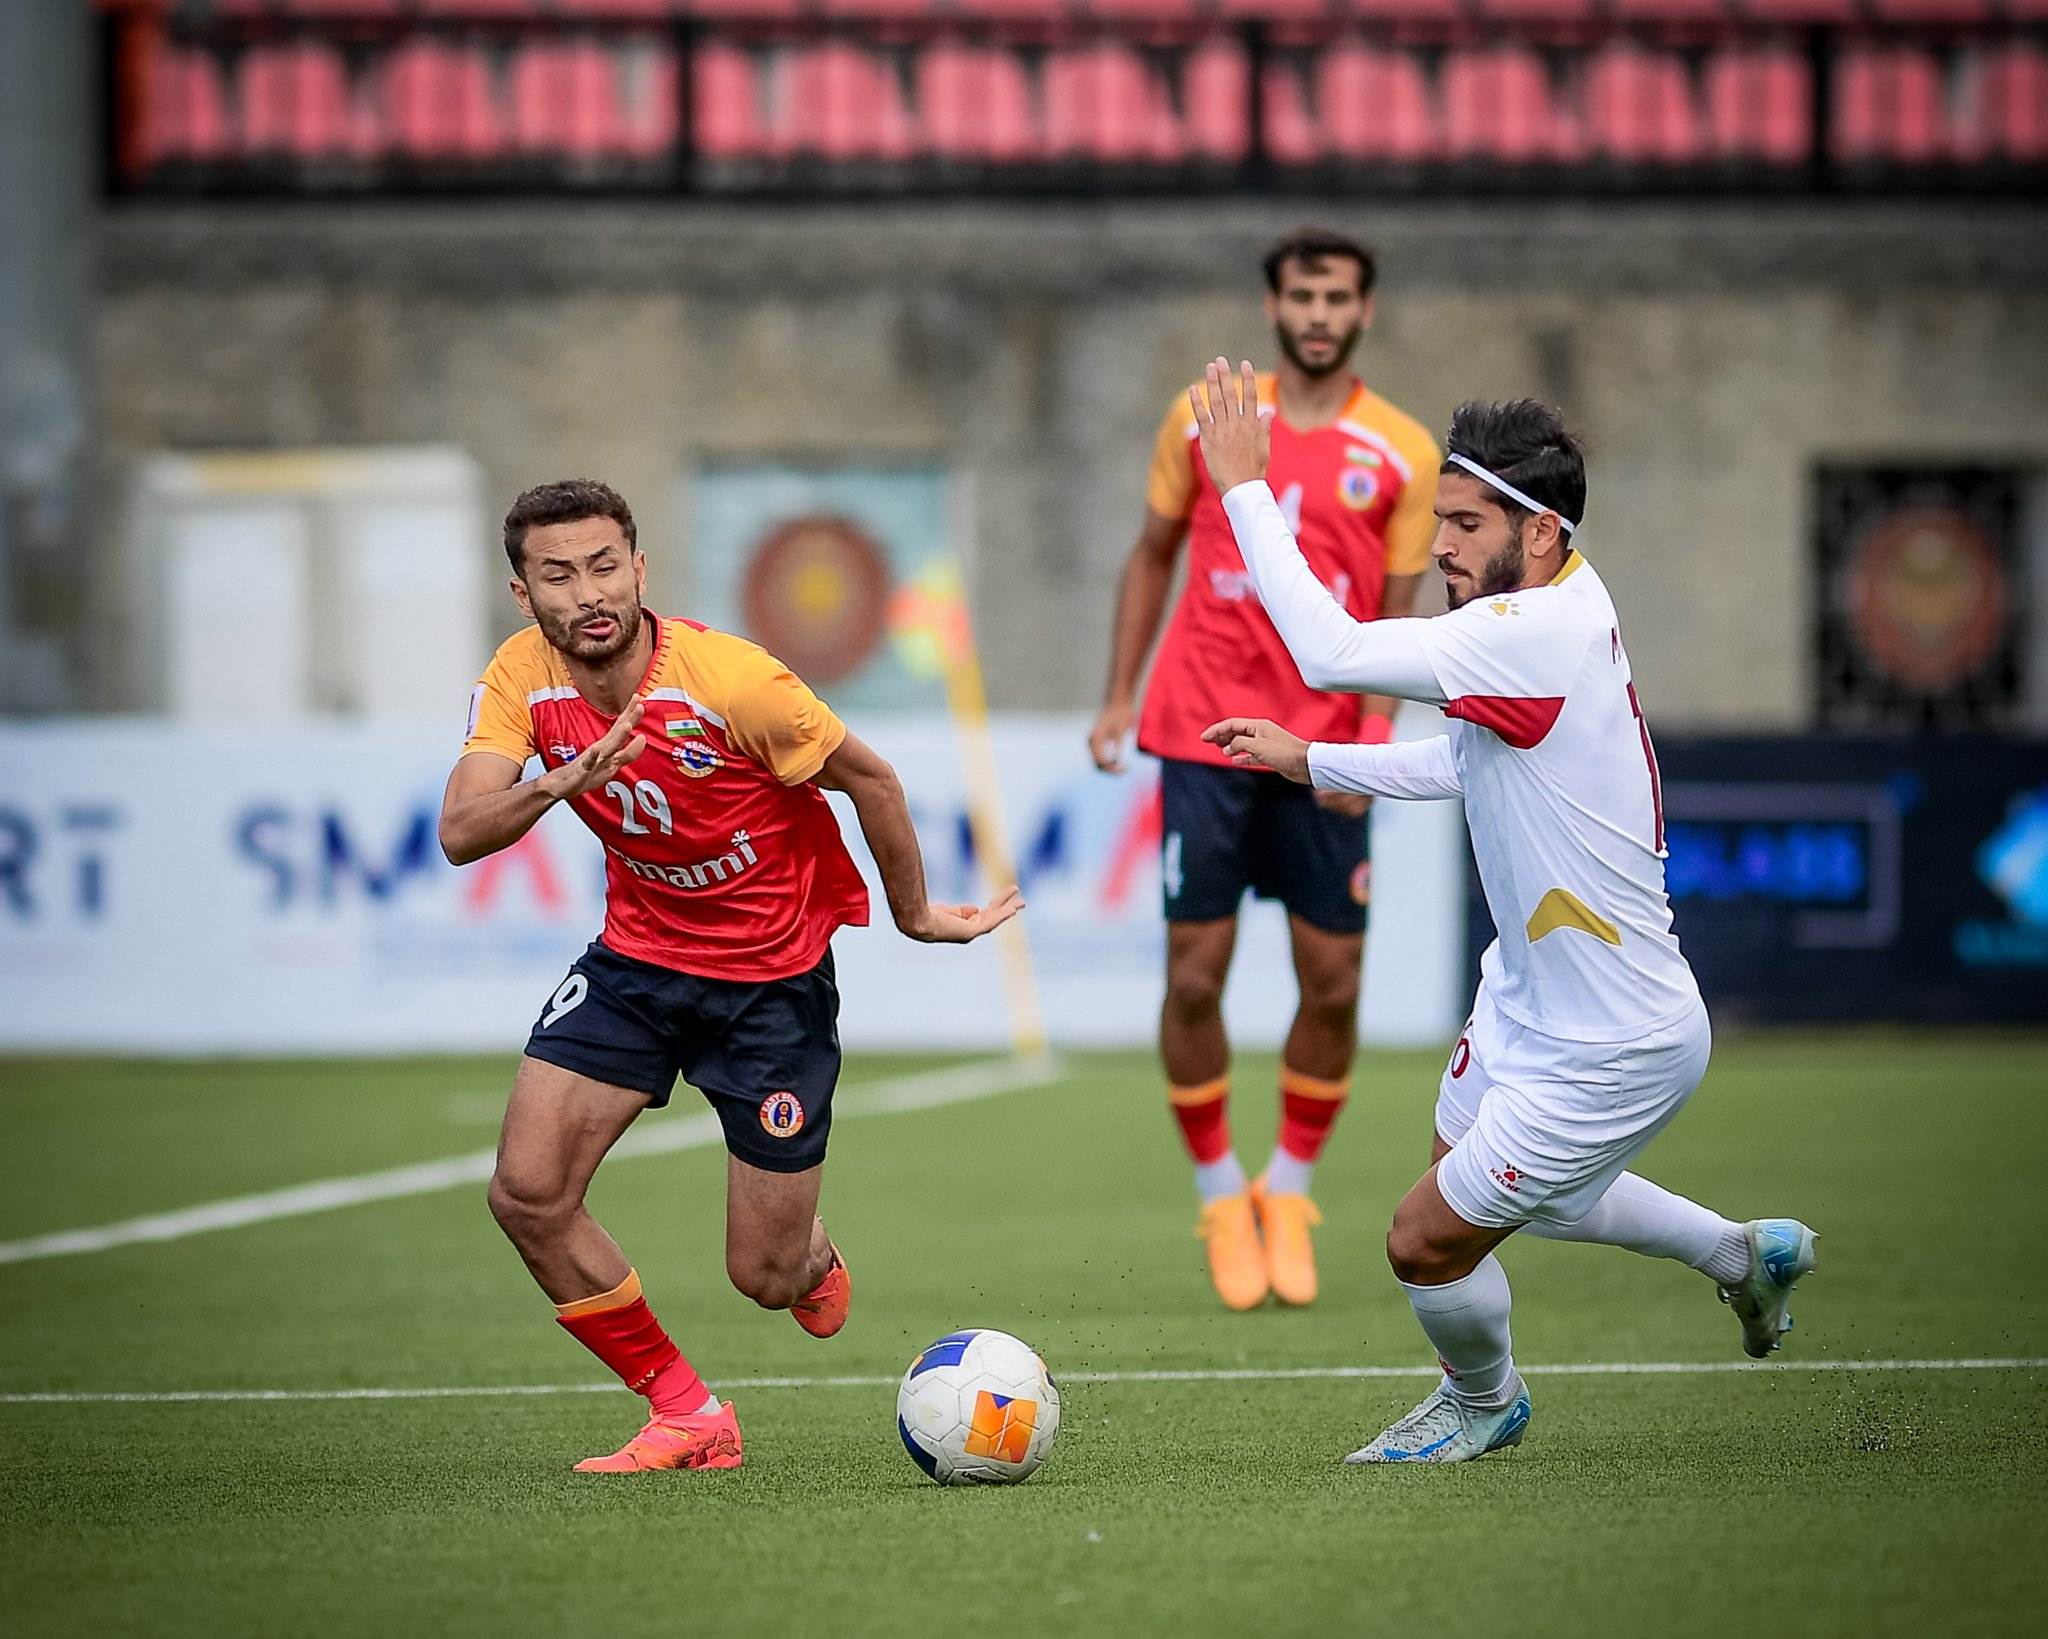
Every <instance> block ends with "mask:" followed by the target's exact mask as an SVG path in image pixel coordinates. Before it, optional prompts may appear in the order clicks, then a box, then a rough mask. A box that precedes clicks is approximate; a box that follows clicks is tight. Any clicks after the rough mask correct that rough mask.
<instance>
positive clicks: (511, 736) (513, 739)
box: [462, 627, 548, 768]
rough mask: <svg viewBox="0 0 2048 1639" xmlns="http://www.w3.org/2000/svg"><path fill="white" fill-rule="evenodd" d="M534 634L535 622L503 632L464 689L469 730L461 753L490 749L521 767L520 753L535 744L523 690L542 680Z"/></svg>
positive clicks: (543, 685)
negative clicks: (501, 639)
mask: <svg viewBox="0 0 2048 1639" xmlns="http://www.w3.org/2000/svg"><path fill="white" fill-rule="evenodd" d="M537 639H540V632H539V629H538V628H537V627H529V628H528V629H527V630H525V631H523V632H519V633H517V634H515V635H514V636H512V637H509V638H507V639H506V640H505V642H504V643H503V644H501V645H500V646H499V649H498V652H497V653H496V654H495V655H493V656H492V657H491V663H490V665H488V666H486V667H485V668H484V675H483V677H482V679H481V680H480V681H479V682H478V683H477V686H476V687H475V688H474V689H472V690H470V694H469V733H468V735H467V737H466V738H465V739H464V740H463V743H462V754H463V756H465V757H467V756H468V755H469V754H470V753H471V752H472V751H490V752H495V753H496V754H497V755H498V756H500V757H509V758H510V759H511V760H512V761H513V762H515V763H518V764H519V765H520V766H521V767H522V768H523V767H524V766H525V765H526V759H527V758H529V757H531V756H532V755H534V753H535V752H536V751H538V750H539V749H540V748H539V747H538V746H537V745H535V744H534V739H533V712H532V709H531V707H530V706H529V705H528V703H527V696H528V695H529V694H531V693H532V692H533V691H534V690H535V689H541V688H546V687H547V684H548V677H547V667H546V665H545V663H543V662H542V660H541V659H540V657H539V656H538V655H537V654H535V653H534V650H533V645H534V642H535V640H537ZM542 641H544V640H542Z"/></svg>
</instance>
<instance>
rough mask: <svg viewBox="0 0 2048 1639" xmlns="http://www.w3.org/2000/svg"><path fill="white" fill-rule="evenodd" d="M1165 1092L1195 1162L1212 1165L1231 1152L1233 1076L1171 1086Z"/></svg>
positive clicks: (1199, 1165) (1203, 1165) (1201, 1164)
mask: <svg viewBox="0 0 2048 1639" xmlns="http://www.w3.org/2000/svg"><path fill="white" fill-rule="evenodd" d="M1166 1096H1167V1098H1168V1099H1169V1100H1170V1101H1171V1102H1172V1104H1173V1119H1174V1120H1176V1121H1178V1122H1179V1123H1180V1136H1181V1141H1182V1142H1183V1143H1185V1144H1186V1145H1187V1147H1188V1154H1189V1155H1191V1156H1193V1157H1194V1158H1195V1165H1196V1166H1198V1167H1206V1166H1209V1165H1210V1164H1211V1163H1213V1162H1217V1161H1221V1160H1222V1159H1223V1158H1224V1157H1225V1156H1226V1155H1228V1154H1229V1153H1230V1077H1228V1076H1218V1077H1217V1078H1216V1079H1215V1080H1214V1081H1205V1082H1203V1083H1202V1084H1201V1085H1200V1086H1199V1087H1171V1086H1170V1087H1168V1088H1167V1089H1166Z"/></svg>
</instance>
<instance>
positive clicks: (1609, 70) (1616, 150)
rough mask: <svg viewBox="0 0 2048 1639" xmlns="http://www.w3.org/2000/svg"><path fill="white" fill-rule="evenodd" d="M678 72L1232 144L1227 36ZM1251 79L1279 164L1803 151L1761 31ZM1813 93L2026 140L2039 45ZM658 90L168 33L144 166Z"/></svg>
mask: <svg viewBox="0 0 2048 1639" xmlns="http://www.w3.org/2000/svg"><path fill="white" fill-rule="evenodd" d="M693 72H694V81H693V87H692V90H693V98H692V102H693V108H694V120H695V129H694V133H693V134H694V138H695V145H696V147H697V149H698V151H699V152H700V153H701V154H704V155H705V156H707V157H711V158H720V159H737V158H749V157H758V158H784V157H788V156H792V155H803V154H813V155H817V156H820V157H822V158H824V159H827V160H835V161H843V160H857V159H864V158H869V159H903V158H908V157H912V156H915V155H921V154H929V155H936V156H941V157H949V158H957V159H962V160H972V161H975V162H979V163H993V164H1025V163H1034V162H1059V161H1082V162H1096V163H1120V164H1169V163H1178V162H1182V161H1186V160H1202V159H1209V160H1216V161H1236V160H1241V159H1243V158H1244V157H1245V156H1246V154H1247V153H1248V151H1249V149H1250V146H1251V128H1250V120H1251V106H1250V105H1251V98H1250V71H1249V67H1248V64H1247V61H1246V58H1245V56H1244V54H1243V53H1242V52H1241V51H1240V50H1239V49H1238V47H1237V46H1236V45H1235V43H1233V42H1230V41H1227V40H1218V41H1212V42H1210V43H1209V44H1207V45H1204V46H1201V47H1199V48H1197V49H1195V50H1192V51H1190V52H1188V53H1186V54H1185V55H1183V56H1180V57H1178V58H1174V59H1162V58H1161V57H1159V56H1157V55H1147V54H1141V53H1139V52H1137V51H1134V50H1132V49H1130V48H1128V47H1125V46H1121V45H1111V44H1097V45H1093V46H1088V47H1083V48H1079V49H1075V50H1063V51H1054V52H1048V53H1022V52H1015V51H1007V50H1001V49H995V48H987V47H975V46H970V45H962V44H958V43H939V44H935V45H931V46H927V47H924V48H922V49H919V50H915V51H905V52H881V51H875V50H868V49H863V48H860V47H857V46H854V45H852V44H850V43H847V42H844V41H828V42H826V43H823V44H818V45H812V46H807V47H800V48H793V49H773V50H753V51H750V50H746V49H743V48H741V47H738V46H736V45H732V44H719V43H715V42H714V43H711V44H707V45H706V46H704V47H702V48H701V49H700V50H699V51H698V52H697V54H696V57H695V63H694V70H693ZM1264 92H1265V120H1266V126H1265V139H1266V140H1265V147H1266V151H1267V153H1268V154H1269V155H1270V157H1271V158H1273V159H1274V160H1276V161H1278V162H1280V163H1282V164H1309V163H1314V162H1317V161H1319V160H1324V159H1344V160H1379V161H1386V162H1395V163H1432V162H1438V161H1445V160H1450V161H1456V160H1466V159H1476V160H1493V161H1504V162H1509V163H1524V164H1552V165H1555V164H1574V163H1579V162H1584V161H1594V160H1611V161H1618V162H1625V163H1631V164H1649V165H1661V166H1683V165H1691V164H1706V163H1715V162H1720V161H1729V160H1734V161H1745V162H1751V163H1764V164H1776V165H1789V164H1794V163H1797V162H1799V161H1801V160H1803V159H1805V158H1807V157H1808V155H1809V153H1810V151H1811V147H1812V139H1811V132H1812V120H1813V102H1814V98H1813V86H1812V80H1811V69H1810V66H1809V64H1808V62H1807V60H1806V59H1805V58H1804V57H1803V56H1801V55H1799V54H1797V53H1794V52H1791V51H1789V50H1785V49H1782V48H1776V47H1768V46H1765V47H1754V48H1729V49H1724V50H1717V51H1714V52H1711V53H1708V54H1706V55H1705V56H1704V57H1703V58H1695V59H1688V58H1686V57H1682V56H1679V55H1676V54H1673V53H1666V52H1656V51H1649V50H1645V49H1643V48H1641V47H1639V46H1635V45H1630V44H1627V43H1621V44H1615V45H1611V46H1607V47H1603V48H1601V49H1599V50H1596V51H1594V52H1591V53H1589V54H1587V55H1585V56H1583V57H1580V58H1577V59H1575V60H1573V61H1572V62H1570V63H1569V64H1567V65H1565V66H1563V67H1562V68H1560V67H1558V66H1556V65H1555V64H1553V63H1551V62H1547V61H1546V59H1545V58H1544V57H1542V56H1540V55H1538V54H1537V53H1536V52H1534V51H1531V50H1528V49H1526V48H1524V47H1519V46H1502V47H1491V48H1481V49H1475V50H1471V51H1459V52H1449V53H1441V54H1426V55H1425V54H1409V53H1405V52H1398V51H1391V50H1382V49H1375V48H1373V47H1370V46H1366V45H1363V44H1357V43H1352V44H1340V45H1336V46H1331V47H1328V48H1326V49H1324V50H1322V51H1320V52H1318V53H1314V54H1299V55H1289V56H1286V57H1282V58H1280V59H1278V60H1276V61H1275V62H1274V63H1273V64H1272V66H1271V67H1270V68H1269V70H1268V73H1267V78H1266V82H1265V86H1264ZM1832 92H1833V95H1832V99H1831V105H1832V109H1833V117H1832V129H1831V131H1830V134H1829V135H1830V143H1831V148H1832V153H1833V155H1834V157H1835V158H1836V159H1838V160H1842V161H1846V162H1851V163H1854V162H1858V161H1871V162H1880V163H1887V164H1906V165H1926V164H1943V163H1956V164H1972V163H1979V162H1983V161H1987V160H2004V161H2008V162H2011V163H2017V164H2039V163H2042V162H2043V161H2048V48H2043V47H2041V46H2037V45H2033V44H2027V43H2013V44H2008V45H2005V46H2002V47H1999V48H1997V49H1994V50H1989V51H1984V52H1979V53H1961V54H1957V55H1956V56H1954V57H1952V58H1949V59H1943V58H1941V57H1937V56H1935V55H1933V54H1930V53H1926V52H1921V51H1916V50H1911V49H1906V48H1900V47H1889V46H1879V47H1869V48H1862V49H1851V50H1848V51H1846V52H1844V53H1843V54H1842V55H1841V56H1840V57H1839V58H1838V59H1837V61H1836V63H1835V68H1834V81H1833V86H1832ZM677 93H678V85H677V60H676V58H675V56H674V54H673V53H672V52H671V51H670V50H669V49H668V48H667V47H665V46H662V45H658V44H653V43H647V42H642V43H638V44H629V45H626V46H623V47H619V48H605V47H601V46H598V45H595V44H593V43H591V42H588V41H555V42H547V43H541V44H535V45H530V46H525V47H522V48H519V49H517V50H513V51H509V52H491V51H486V50H483V49H477V48H467V47H459V46H455V45H451V44H448V43H446V42H441V41H435V40H431V39H414V40H412V41H411V42H409V43H407V44H405V45H403V46H400V47H398V48H397V49H396V50H393V51H391V52H389V53H388V54H386V55H384V56H383V57H381V58H380V59H377V60H375V61H374V62H373V63H372V64H371V65H370V67H369V68H368V69H367V70H364V71H361V72H355V71H352V68H351V64H350V62H349V60H348V59H347V58H346V57H345V56H344V55H343V54H342V52H340V51H339V50H337V49H335V48H333V47H331V46H327V45H321V44H308V43H300V44H294V45H284V46H272V47H262V48H256V49H251V50H248V51H245V52H242V53H241V54H240V55H239V60H238V61H237V62H236V63H235V64H234V65H233V67H232V69H229V68H226V67H224V66H223V64H222V62H221V61H220V60H219V59H217V58H215V57H213V56H211V55H207V54H204V53H201V52H198V51H195V50H191V49H188V48H184V47H178V46H167V47H164V48H163V49H162V50H161V51H160V52H159V54H158V56H157V58H156V61H155V65H154V71H153V72H152V74H151V75H150V78H149V81H148V87H147V91H146V96H145V102H144V110H143V118H142V132H141V145H142V164H143V166H144V168H145V170H148V169H153V168H155V167H157V166H159V165H162V164H165V163H188V164H189V163H194V162H197V163H201V164H208V163H213V164H218V163H223V162H230V163H231V162H234V161H238V160H250V159H261V158H265V157H281V158H286V159H290V160H294V161H299V162H317V161H322V160H370V159H378V158H383V157H396V158H399V159H404V160H411V161H419V162H439V163H444V164H446V163H453V164H457V165H461V164H472V165H475V164H488V163H491V162H495V161H502V160H509V159H519V158H522V157H528V158H531V157H560V158H565V159H570V160H620V161H648V160H655V159H658V158H660V157H662V156H665V155H667V154H669V153H670V152H671V151H672V150H673V149H674V147H675V146H676V143H677V138H678V107H679V97H678V94H677Z"/></svg>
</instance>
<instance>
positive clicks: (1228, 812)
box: [1159, 757, 1372, 933]
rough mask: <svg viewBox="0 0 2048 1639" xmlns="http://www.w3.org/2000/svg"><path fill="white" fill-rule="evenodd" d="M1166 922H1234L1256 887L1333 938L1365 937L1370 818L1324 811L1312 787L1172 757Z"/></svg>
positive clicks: (1165, 771) (1166, 806)
mask: <svg viewBox="0 0 2048 1639" xmlns="http://www.w3.org/2000/svg"><path fill="white" fill-rule="evenodd" d="M1159 788H1160V791H1159V794H1160V801H1161V806H1162V809H1163V815H1162V818H1163V829H1164V832H1165V836H1164V838H1163V841H1162V844H1161V846H1162V851H1163V864H1164V867H1165V870H1164V877H1165V887H1166V919H1167V921H1169V922H1214V921H1216V920H1218V919H1219V918H1222V917H1226V916H1235V915H1236V914H1237V907H1238V904H1239V902H1240V901H1241V900H1243V898H1244V895H1245V890H1246V889H1247V888H1249V889H1250V890H1251V891H1252V892H1253V893H1255V894H1257V895H1258V896H1259V897H1260V898H1261V899H1277V900H1279V901H1280V903H1281V904H1283V905H1285V906H1286V907H1287V908H1288V910H1289V911H1291V912H1292V913H1293V914H1294V915H1296V916H1298V917H1300V918H1301V919H1302V920H1303V921H1304V922H1306V923H1308V924H1309V926H1310V927H1314V928H1320V929H1322V930H1323V932H1325V933H1363V932H1364V931H1365V911H1366V905H1367V903H1368V902H1369V900H1370V899H1371V884H1372V876H1371V870H1372V867H1371V865H1370V863H1369V859H1370V855H1369V852H1368V848H1367V842H1366V830H1367V821H1366V817H1365V816H1364V815H1360V816H1359V817H1358V818H1357V819H1348V818H1346V817H1345V816H1344V815H1342V814H1332V813H1329V812H1328V811H1326V810H1324V809H1321V808H1318V807H1317V806H1316V798H1315V793H1314V792H1313V791H1312V790H1310V789H1309V788H1308V787H1307V786H1305V785H1296V784H1295V783H1294V781H1292V780H1288V779H1283V778H1281V776H1279V775H1278V774H1268V773H1265V772H1263V771H1261V770H1258V769H1250V768H1218V767H1216V766H1215V765H1214V764H1212V763H1191V762H1183V761H1181V760H1179V759H1178V758H1172V757H1164V758H1161V759H1160V763H1159Z"/></svg>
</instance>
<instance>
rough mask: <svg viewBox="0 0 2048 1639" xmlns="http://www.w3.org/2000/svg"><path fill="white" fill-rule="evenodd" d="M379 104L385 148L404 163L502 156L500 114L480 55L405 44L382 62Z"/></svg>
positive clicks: (427, 42) (425, 42) (418, 42)
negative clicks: (387, 135)
mask: <svg viewBox="0 0 2048 1639" xmlns="http://www.w3.org/2000/svg"><path fill="white" fill-rule="evenodd" d="M384 103H385V109H386V115H387V118H388V120H389V122H390V129H391V145H392V147H393V148H395V149H396V150H397V151H398V152H400V153H402V154H405V155H407V156H408V157H410V158H414V159H442V160H447V159H465V160H479V159H489V158H493V157H496V156H497V155H500V154H502V153H503V152H504V151H505V148H506V143H507V134H506V129H505V115H504V109H503V106H502V104H501V102H500V99H499V95H498V88H497V84H496V81H495V80H494V78H493V76H492V73H491V64H490V61H489V59H487V58H486V57H484V56H483V55H482V53H480V52H476V51H470V50H466V49H464V48H462V47H460V46H453V45H449V44H446V43H445V42H443V41H440V40H435V39H431V38H427V39H412V40H408V41H406V42H405V44H403V45H401V46H399V47H398V48H397V50H395V51H393V52H392V53H391V55H390V56H389V57H388V58H387V59H385V71H384Z"/></svg>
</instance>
